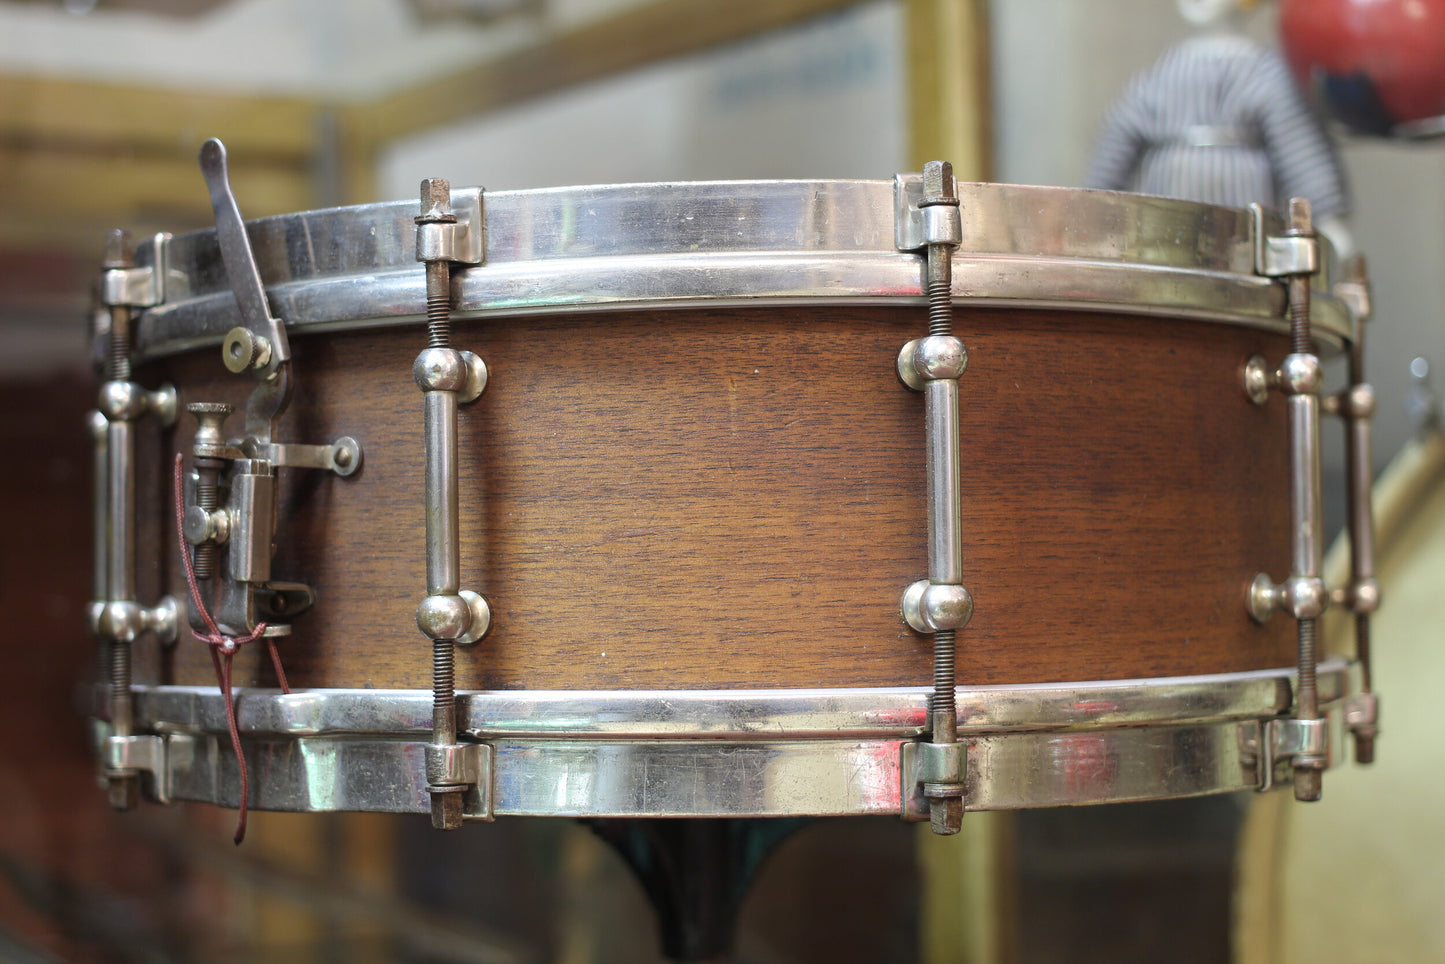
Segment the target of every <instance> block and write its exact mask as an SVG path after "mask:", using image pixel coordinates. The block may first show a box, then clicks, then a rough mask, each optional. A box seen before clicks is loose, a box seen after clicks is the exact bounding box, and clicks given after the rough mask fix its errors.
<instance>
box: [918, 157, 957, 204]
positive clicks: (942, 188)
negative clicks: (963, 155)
mask: <svg viewBox="0 0 1445 964" xmlns="http://www.w3.org/2000/svg"><path fill="white" fill-rule="evenodd" d="M954 183H955V182H954V179H953V165H952V164H950V163H948V162H947V161H929V162H928V163H927V164H925V165H923V203H924V204H939V203H948V202H950V201H953V200H954V199H955V198H954V194H955V191H956V189H955V186H954Z"/></svg>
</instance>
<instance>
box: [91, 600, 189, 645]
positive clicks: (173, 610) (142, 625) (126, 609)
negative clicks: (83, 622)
mask: <svg viewBox="0 0 1445 964" xmlns="http://www.w3.org/2000/svg"><path fill="white" fill-rule="evenodd" d="M179 618H180V604H179V603H178V602H176V598H175V597H174V596H162V597H161V599H160V602H158V603H156V604H155V605H154V606H142V605H140V604H138V603H136V602H135V601H133V600H129V599H126V600H118V601H111V602H107V603H105V604H104V605H103V606H101V607H100V608H99V610H98V611H97V612H96V617H95V632H96V635H97V636H99V637H100V638H101V639H102V640H103V641H106V642H111V643H133V642H135V641H136V639H138V638H139V637H140V636H141V635H142V634H144V633H153V634H155V637H156V639H158V640H159V641H160V642H162V643H166V644H169V643H174V642H175V641H176V629H177V627H178V625H179V623H178V620H179Z"/></svg>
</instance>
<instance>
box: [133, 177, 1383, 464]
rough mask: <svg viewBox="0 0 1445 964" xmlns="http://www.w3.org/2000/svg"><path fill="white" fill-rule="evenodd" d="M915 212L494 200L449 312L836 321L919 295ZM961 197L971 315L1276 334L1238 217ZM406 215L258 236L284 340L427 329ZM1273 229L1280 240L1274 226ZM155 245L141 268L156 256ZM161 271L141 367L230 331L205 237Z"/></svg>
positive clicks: (529, 196)
mask: <svg viewBox="0 0 1445 964" xmlns="http://www.w3.org/2000/svg"><path fill="white" fill-rule="evenodd" d="M897 180H901V181H902V182H903V185H904V186H903V190H902V201H903V203H902V205H901V207H902V211H901V214H900V213H899V210H898V209H899V207H900V205H899V203H898V202H899V192H898V191H897V190H896V183H897ZM461 194H462V192H461V191H458V190H454V191H452V198H453V208H454V210H455V211H456V213H457V215H458V218H459V220H462V219H466V218H467V215H466V213H465V212H464V210H463V208H462V204H461V202H460V200H458V199H459V197H460V195H461ZM910 196H912V197H914V198H920V197H921V196H922V177H921V175H919V174H911V175H906V176H904V177H903V178H901V179H893V178H890V179H888V180H886V181H885V180H871V181H870V180H811V181H749V182H731V183H728V182H711V181H710V182H688V183H672V184H631V185H607V186H582V187H567V188H550V189H546V190H522V191H488V192H487V194H486V237H487V251H486V259H485V260H486V264H487V268H486V270H485V271H465V272H454V273H453V277H452V278H451V289H452V296H453V311H454V313H455V315H456V317H459V318H460V317H469V318H475V317H478V316H485V317H488V318H505V317H510V316H513V315H516V314H527V313H534V312H537V311H550V312H557V311H566V312H569V313H572V312H581V313H587V312H615V311H618V310H625V309H627V308H636V309H644V308H649V307H658V306H676V305H679V304H686V305H688V306H689V307H697V308H706V307H730V306H732V307H735V306H736V305H737V304H738V303H739V301H746V302H748V303H753V304H788V305H799V306H801V305H813V306H827V307H831V308H836V309H838V310H847V309H849V308H850V307H853V306H860V305H877V304H879V303H880V302H881V301H892V302H894V303H896V302H897V300H898V297H899V295H900V293H901V294H903V295H904V296H907V295H910V294H911V295H917V294H919V293H920V288H919V272H918V262H917V260H916V259H915V258H912V257H907V256H904V255H903V254H901V253H900V251H901V250H913V249H914V248H915V247H916V246H917V245H918V244H921V243H922V240H921V228H920V230H919V234H918V237H917V238H915V239H912V240H910V239H907V238H905V239H904V240H903V241H902V243H901V245H900V244H896V243H895V242H897V241H898V238H897V235H898V233H899V230H898V228H899V224H900V220H904V219H906V218H908V217H910V216H913V215H916V214H917V210H918V209H917V207H916V204H912V203H910V202H909V200H908V198H909V197H910ZM958 198H959V201H960V211H961V215H962V217H961V220H962V227H963V243H962V244H960V245H959V248H958V250H957V252H956V254H955V257H954V265H953V273H954V288H955V290H957V291H960V292H961V291H967V292H968V297H969V299H970V303H978V304H986V305H989V306H992V307H996V308H1016V309H1019V310H1028V309H1050V310H1058V309H1062V310H1068V311H1079V310H1087V309H1090V308H1099V309H1101V310H1106V311H1110V312H1116V313H1118V312H1124V313H1128V314H1130V315H1133V316H1135V317H1136V319H1137V323H1138V325H1139V326H1140V331H1141V332H1154V331H1156V330H1159V331H1160V332H1163V331H1167V330H1169V329H1171V328H1173V327H1175V326H1177V324H1178V323H1179V321H1178V319H1180V318H1188V319H1190V321H1191V323H1198V322H1205V323H1210V324H1220V325H1225V326H1228V327H1230V328H1237V327H1247V328H1250V329H1252V330H1261V331H1270V332H1274V331H1281V330H1287V323H1286V322H1285V320H1284V319H1283V318H1282V317H1281V315H1280V310H1279V308H1280V304H1279V303H1280V297H1279V294H1280V293H1279V290H1278V286H1277V285H1274V284H1271V283H1269V282H1268V279H1265V278H1262V277H1260V276H1258V275H1256V274H1255V273H1254V259H1253V245H1254V233H1253V229H1252V221H1251V220H1250V217H1249V215H1248V212H1238V211H1234V210H1231V209H1223V208H1217V207H1210V206H1208V205H1200V204H1192V203H1188V202H1183V201H1173V200H1169V199H1166V198H1149V199H1147V200H1145V199H1140V198H1139V197H1137V196H1135V195H1128V194H1116V193H1113V192H1106V191H1077V190H1070V189H1063V188H1046V187H1029V186H1021V185H1012V184H983V183H965V182H960V183H959V184H958ZM741 207H746V208H747V218H746V221H745V222H739V220H738V218H739V214H740V208H741ZM935 210H937V208H935ZM416 215H417V200H416V198H412V199H410V200H409V201H390V202H385V203H377V204H368V205H359V206H354V207H345V208H333V209H327V210H321V211H305V212H298V213H295V214H287V215H280V216H277V217H271V218H266V219H265V220H263V221H256V222H252V223H251V224H249V225H248V233H249V236H250V238H251V241H252V244H253V246H254V248H255V251H256V254H257V257H258V259H259V260H260V262H261V265H262V268H263V277H264V279H265V282H266V291H267V294H268V296H269V297H270V299H271V304H272V307H273V308H274V309H275V310H276V312H277V313H278V314H279V316H280V317H282V318H284V319H285V322H286V330H287V332H288V334H290V335H296V334H297V333H298V332H303V331H307V330H325V331H327V332H331V333H338V332H344V331H349V330H352V329H356V328H360V327H363V326H374V325H376V324H378V323H382V322H384V323H387V324H390V325H398V326H410V325H416V326H417V327H421V324H420V323H419V322H418V314H419V312H418V310H417V303H418V289H419V287H420V281H421V279H420V278H418V276H417V273H416V272H415V270H414V269H415V267H416V264H417V262H416V225H415V223H414V219H415V217H416ZM1266 223H1267V225H1268V226H1269V230H1270V233H1274V234H1278V233H1279V227H1278V226H1277V224H1276V219H1275V218H1274V217H1273V215H1271V216H1270V217H1269V218H1268V219H1267V221H1266ZM1060 224H1065V225H1067V227H1068V230H1062V231H1061V230H1058V228H1057V226H1058V225H1060ZM1121 224H1127V225H1129V229H1128V230H1127V231H1120V230H1119V225H1121ZM297 238H307V239H310V242H311V243H309V244H297V243H295V239H297ZM149 244H150V242H149V240H147V241H145V242H144V244H143V245H142V246H141V248H140V249H139V251H138V259H140V260H146V259H148V258H149V248H148V245H149ZM1241 251H1243V252H1245V256H1244V257H1243V258H1241V257H1240V252H1241ZM167 258H168V260H169V264H170V269H169V270H170V275H169V277H170V283H169V284H168V286H167V288H168V293H167V301H166V303H165V304H163V305H160V306H157V307H156V308H155V309H152V310H148V311H147V312H146V317H145V321H144V324H143V325H142V326H141V328H140V330H139V331H138V333H137V342H136V348H137V358H154V357H160V356H165V355H173V354H175V353H177V352H179V351H190V350H192V349H194V348H196V347H197V346H200V345H214V346H219V345H220V343H221V340H222V339H223V338H224V337H225V335H226V333H227V332H228V331H229V330H230V329H231V328H232V327H234V326H235V325H236V324H237V323H238V322H237V320H236V318H235V315H234V312H230V311H225V310H223V308H222V307H221V302H222V301H223V300H225V299H229V297H230V295H229V292H228V291H227V290H226V272H225V270H224V269H223V267H222V265H221V264H220V263H219V253H218V248H217V245H216V238H215V232H214V230H206V231H198V232H194V233H191V234H186V235H181V236H178V237H176V238H174V239H173V240H172V241H171V243H170V246H169V250H168V252H167ZM1321 284H1322V282H1321V281H1320V280H1319V279H1318V278H1317V279H1316V288H1315V298H1314V300H1313V308H1312V312H1313V319H1312V331H1313V332H1314V336H1315V338H1316V340H1317V341H1318V342H1319V343H1320V344H1321V345H1322V346H1324V347H1328V348H1333V347H1335V346H1337V345H1338V346H1344V345H1347V344H1348V342H1349V341H1350V340H1351V339H1352V338H1353V337H1354V336H1353V331H1352V322H1351V320H1350V316H1349V312H1348V311H1347V310H1346V308H1345V306H1344V305H1343V304H1342V303H1341V301H1340V300H1339V299H1338V298H1336V297H1335V296H1334V295H1333V294H1331V293H1329V292H1327V291H1324V290H1322V288H1321V287H1320V285H1321ZM766 315H767V312H760V313H757V314H756V315H755V316H754V317H758V318H762V317H765V316H766ZM363 441H364V440H363Z"/></svg>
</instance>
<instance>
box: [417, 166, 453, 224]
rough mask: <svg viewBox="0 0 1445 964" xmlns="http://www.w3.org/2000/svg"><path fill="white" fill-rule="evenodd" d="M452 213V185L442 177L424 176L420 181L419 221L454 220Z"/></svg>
mask: <svg viewBox="0 0 1445 964" xmlns="http://www.w3.org/2000/svg"><path fill="white" fill-rule="evenodd" d="M455 220H456V216H455V215H453V214H452V185H451V182H450V181H448V180H447V179H446V178H444V177H426V178H422V182H421V215H420V216H419V217H418V218H417V221H419V222H426V221H455Z"/></svg>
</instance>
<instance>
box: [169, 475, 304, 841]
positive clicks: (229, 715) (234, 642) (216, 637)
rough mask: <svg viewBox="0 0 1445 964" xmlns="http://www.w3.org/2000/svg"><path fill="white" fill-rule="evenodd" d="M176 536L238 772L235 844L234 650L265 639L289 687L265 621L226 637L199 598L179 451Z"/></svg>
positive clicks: (242, 823) (244, 785)
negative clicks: (202, 625)
mask: <svg viewBox="0 0 1445 964" xmlns="http://www.w3.org/2000/svg"><path fill="white" fill-rule="evenodd" d="M175 476H176V538H177V540H178V541H179V542H180V546H181V563H182V565H184V566H185V570H186V585H187V586H189V587H190V590H191V601H192V602H193V603H194V604H195V607H196V612H198V613H200V614H201V619H202V620H204V621H205V624H206V629H208V630H209V632H207V633H205V634H204V635H202V634H201V633H198V632H196V631H195V630H194V629H192V630H191V635H192V636H194V637H196V638H197V639H199V640H200V641H201V642H203V643H205V644H206V645H208V646H209V647H210V648H211V663H212V664H213V665H214V666H215V667H216V685H217V686H219V687H220V688H221V695H222V696H223V697H225V700H226V723H227V724H228V725H229V726H230V728H231V747H232V748H233V749H234V750H235V751H236V768H237V769H238V770H239V771H240V773H241V805H240V808H239V812H238V813H237V816H236V843H237V844H239V843H240V842H241V841H242V840H243V839H245V837H246V804H247V801H248V800H249V799H250V797H251V779H250V775H249V774H248V773H247V772H246V756H245V754H244V753H243V752H242V750H241V731H240V728H239V727H238V726H237V725H236V698H235V695H234V694H233V692H232V690H231V662H232V659H233V658H234V657H235V655H236V652H237V651H238V650H239V649H240V648H241V647H242V646H244V645H246V644H247V643H252V642H255V641H256V640H258V639H263V638H264V639H265V640H266V648H267V650H269V651H270V653H271V665H272V666H274V667H275V668H276V680H277V681H278V682H279V683H280V684H281V692H283V693H290V692H291V687H290V686H289V685H288V684H287V682H286V672H285V671H284V670H283V669H282V668H281V654H280V653H278V652H276V640H275V639H274V638H273V637H270V636H266V635H265V633H266V629H267V624H266V623H258V624H257V625H256V628H255V629H253V630H252V631H251V632H250V633H248V634H246V635H245V636H227V635H226V634H225V633H223V632H221V629H220V627H219V626H217V625H216V621H215V619H213V618H212V617H211V610H210V609H209V608H208V607H207V606H206V602H205V600H204V599H202V598H201V588H200V586H199V585H197V582H196V564H195V562H193V561H192V559H191V550H190V546H188V545H187V544H186V537H185V496H184V494H183V489H182V479H183V476H184V470H183V468H182V466H181V453H179V452H177V453H176V472H175Z"/></svg>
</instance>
